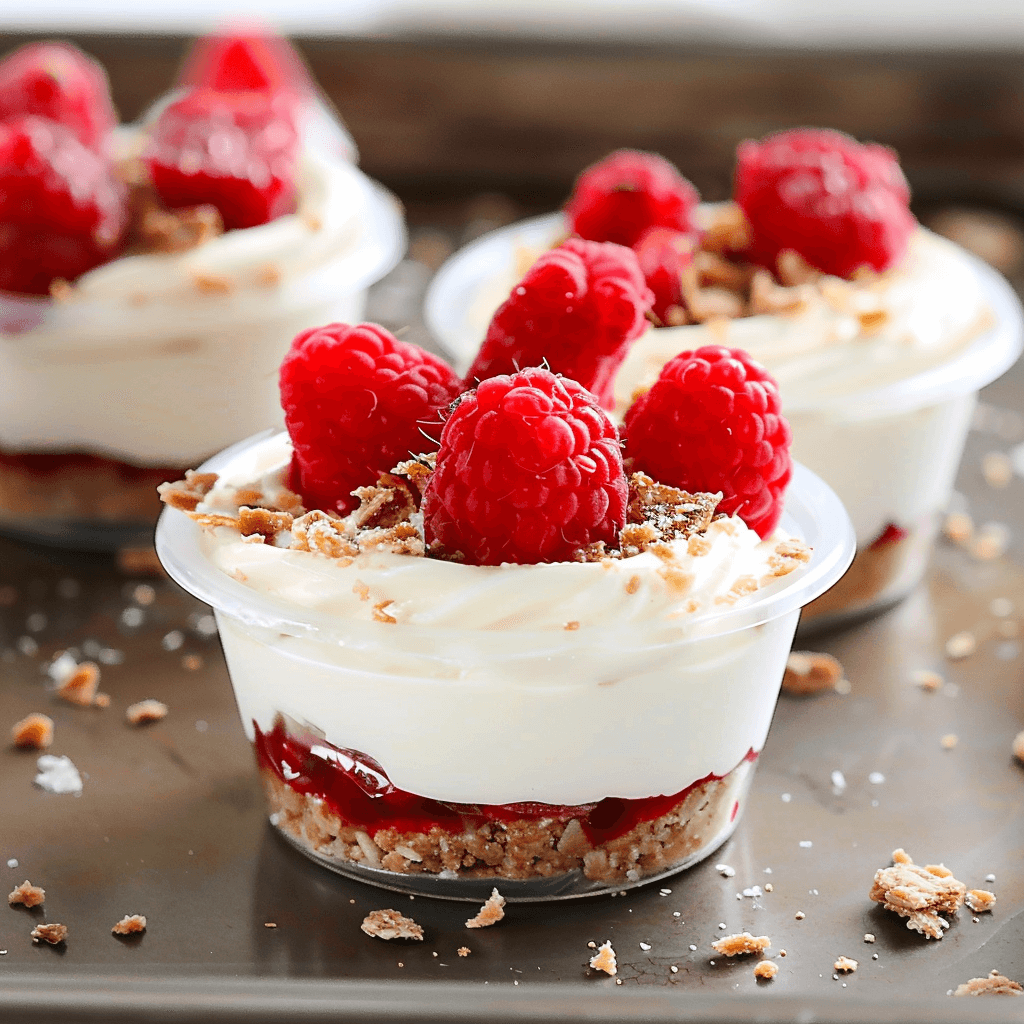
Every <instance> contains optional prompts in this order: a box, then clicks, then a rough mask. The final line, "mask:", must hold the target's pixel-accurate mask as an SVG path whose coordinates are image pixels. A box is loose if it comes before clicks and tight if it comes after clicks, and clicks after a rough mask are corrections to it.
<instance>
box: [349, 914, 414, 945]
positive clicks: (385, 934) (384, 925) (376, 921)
mask: <svg viewBox="0 0 1024 1024" xmlns="http://www.w3.org/2000/svg"><path fill="white" fill-rule="evenodd" d="M359 927H360V928H361V929H362V930H363V931H364V932H366V934H367V935H372V936H373V937H374V938H375V939H414V940H415V941H417V942H422V941H423V929H422V928H421V927H420V926H419V925H418V924H417V923H416V922H415V921H414V920H413V919H412V918H411V917H403V916H402V915H401V914H400V913H399V912H398V911H397V910H371V911H370V913H369V914H367V915H366V917H365V918H364V919H363V923H362V924H361V925H360V926H359Z"/></svg>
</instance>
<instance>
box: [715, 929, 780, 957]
mask: <svg viewBox="0 0 1024 1024" xmlns="http://www.w3.org/2000/svg"><path fill="white" fill-rule="evenodd" d="M771 944H772V940H771V939H770V938H768V936H767V935H751V934H750V932H739V933H737V934H736V935H725V936H723V937H722V938H720V939H719V940H718V941H717V942H712V943H711V948H712V949H713V950H714V951H715V952H716V953H721V954H722V956H745V955H746V954H748V953H757V954H758V956H762V955H763V954H764V951H765V950H766V949H768V947H769V946H770V945H771Z"/></svg>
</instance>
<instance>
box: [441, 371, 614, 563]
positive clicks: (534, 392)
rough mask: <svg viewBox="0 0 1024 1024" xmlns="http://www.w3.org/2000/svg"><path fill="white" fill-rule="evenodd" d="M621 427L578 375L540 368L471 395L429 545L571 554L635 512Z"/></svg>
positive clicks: (525, 559) (489, 552)
mask: <svg viewBox="0 0 1024 1024" xmlns="http://www.w3.org/2000/svg"><path fill="white" fill-rule="evenodd" d="M626 492H627V488H626V478H625V475H624V474H623V471H622V455H621V452H620V450H619V436H618V432H617V431H616V429H615V426H614V424H613V423H612V422H611V420H610V419H609V418H608V415H607V413H605V412H604V411H603V410H602V409H601V408H600V406H599V405H598V404H597V399H596V398H595V397H594V396H593V395H592V394H591V393H590V392H589V391H587V390H586V388H584V387H581V386H580V385H579V384H577V383H576V382H575V381H573V380H567V379H566V378H564V377H559V376H556V375H555V374H553V373H551V372H550V371H549V370H544V369H540V368H530V369H527V370H522V371H521V372H519V373H515V374H512V375H511V376H504V375H503V376H500V377H492V378H491V379H489V380H485V381H484V382H483V383H482V384H480V385H479V386H478V387H477V388H476V390H475V391H469V392H467V393H466V394H465V395H463V396H462V399H461V400H460V401H459V403H458V405H456V406H455V408H454V409H453V411H452V412H451V414H450V416H449V417H448V421H447V422H446V423H445V425H444V430H443V431H442V433H441V450H440V451H439V452H438V453H437V468H436V470H435V471H434V474H433V475H432V476H431V478H430V482H429V483H428V485H427V490H426V493H425V494H424V496H423V526H424V530H425V533H426V540H427V543H428V544H438V545H440V547H441V549H442V551H443V552H444V553H446V554H450V555H455V554H456V553H457V552H461V553H462V555H463V556H464V558H465V560H466V561H467V562H470V563H472V564H474V565H500V564H501V563H502V562H518V563H521V564H527V565H533V564H535V563H537V562H563V561H569V560H571V559H572V558H573V556H574V555H575V553H576V552H577V551H579V550H580V549H581V548H583V547H585V546H586V545H588V544H590V543H593V542H595V541H604V542H605V543H606V544H609V545H614V544H615V543H616V542H617V539H618V534H619V531H620V530H621V529H622V527H623V526H624V525H625V521H626Z"/></svg>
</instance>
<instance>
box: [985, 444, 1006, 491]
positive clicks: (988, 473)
mask: <svg viewBox="0 0 1024 1024" xmlns="http://www.w3.org/2000/svg"><path fill="white" fill-rule="evenodd" d="M981 475H982V476H983V477H984V478H985V483H987V484H988V485H989V487H1006V486H1007V485H1008V484H1009V483H1010V481H1011V480H1012V479H1013V462H1012V460H1011V459H1010V456H1009V455H1007V454H1006V452H988V453H986V454H985V455H984V456H983V457H982V460H981Z"/></svg>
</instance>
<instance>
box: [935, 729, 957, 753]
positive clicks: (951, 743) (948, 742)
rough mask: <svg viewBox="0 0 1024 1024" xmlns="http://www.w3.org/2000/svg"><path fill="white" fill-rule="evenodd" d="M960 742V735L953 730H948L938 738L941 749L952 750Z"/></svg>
mask: <svg viewBox="0 0 1024 1024" xmlns="http://www.w3.org/2000/svg"><path fill="white" fill-rule="evenodd" d="M959 742H960V737H959V736H957V734H956V733H955V732H948V733H946V735H945V736H943V737H942V739H941V740H939V743H940V744H942V749H943V750H952V749H953V748H954V747H955V746H956V745H957V744H958V743H959Z"/></svg>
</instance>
